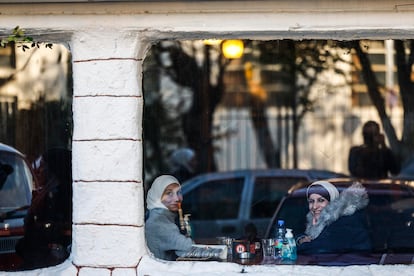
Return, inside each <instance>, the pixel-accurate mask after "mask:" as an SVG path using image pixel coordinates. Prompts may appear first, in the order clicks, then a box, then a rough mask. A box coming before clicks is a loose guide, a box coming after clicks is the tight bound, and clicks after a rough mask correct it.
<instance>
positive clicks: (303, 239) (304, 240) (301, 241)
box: [297, 236, 312, 245]
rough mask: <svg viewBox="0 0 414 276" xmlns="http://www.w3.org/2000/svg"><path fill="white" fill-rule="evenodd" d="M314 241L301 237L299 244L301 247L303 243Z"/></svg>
mask: <svg viewBox="0 0 414 276" xmlns="http://www.w3.org/2000/svg"><path fill="white" fill-rule="evenodd" d="M311 240H312V239H311V238H310V237H309V236H302V237H299V238H298V239H297V244H298V245H301V244H302V243H305V242H310V241H311Z"/></svg>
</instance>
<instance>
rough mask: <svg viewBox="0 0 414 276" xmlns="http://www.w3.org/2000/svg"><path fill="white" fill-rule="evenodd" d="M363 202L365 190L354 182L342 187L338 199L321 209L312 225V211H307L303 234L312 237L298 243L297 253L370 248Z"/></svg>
mask: <svg viewBox="0 0 414 276" xmlns="http://www.w3.org/2000/svg"><path fill="white" fill-rule="evenodd" d="M367 204H368V197H367V193H366V191H365V189H364V188H363V187H362V185H361V184H359V183H357V184H354V185H352V186H351V187H349V188H347V189H346V190H344V191H343V192H342V193H341V194H340V196H339V198H338V199H336V200H334V201H332V202H330V203H329V204H328V206H326V207H325V208H324V209H323V210H322V212H321V215H320V218H319V221H318V223H317V224H316V225H312V214H311V213H308V215H307V226H306V231H305V235H307V236H309V237H310V238H311V239H312V241H311V242H304V243H302V244H301V245H298V248H297V250H298V253H299V254H317V253H343V252H361V251H370V250H371V242H370V238H369V234H368V230H367V227H366V219H365V213H364V210H363V209H364V208H365V207H366V206H367Z"/></svg>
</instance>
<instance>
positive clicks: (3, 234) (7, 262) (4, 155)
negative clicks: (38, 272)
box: [0, 143, 36, 270]
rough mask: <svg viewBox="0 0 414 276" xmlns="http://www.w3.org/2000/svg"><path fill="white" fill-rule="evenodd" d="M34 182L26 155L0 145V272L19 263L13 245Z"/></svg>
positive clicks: (25, 212)
mask: <svg viewBox="0 0 414 276" xmlns="http://www.w3.org/2000/svg"><path fill="white" fill-rule="evenodd" d="M35 187H36V180H35V177H34V175H33V173H32V170H31V168H30V166H29V164H28V163H27V161H26V159H25V156H24V155H23V154H22V153H20V152H19V151H17V150H16V149H14V148H13V147H10V146H8V145H5V144H2V143H0V270H13V268H15V267H16V266H17V265H18V264H19V258H18V257H17V255H16V254H15V245H16V243H17V241H18V240H19V239H20V238H22V237H23V234H24V233H23V232H24V230H23V226H24V217H25V216H26V214H27V210H28V208H29V206H30V203H31V198H32V191H33V189H34V188H35Z"/></svg>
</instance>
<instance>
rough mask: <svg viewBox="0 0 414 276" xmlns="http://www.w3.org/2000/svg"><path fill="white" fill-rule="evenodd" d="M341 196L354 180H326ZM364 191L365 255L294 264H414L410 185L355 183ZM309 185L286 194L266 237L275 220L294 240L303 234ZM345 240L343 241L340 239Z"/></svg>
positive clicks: (319, 256)
mask: <svg viewBox="0 0 414 276" xmlns="http://www.w3.org/2000/svg"><path fill="white" fill-rule="evenodd" d="M328 181H329V182H331V183H332V184H334V185H335V186H336V187H337V188H338V190H339V191H340V192H341V191H342V190H344V189H345V188H347V187H349V186H350V185H352V184H353V183H354V182H355V181H356V179H352V178H337V179H330V180H328ZM358 181H359V182H360V183H361V184H362V185H363V186H364V187H365V188H366V190H367V192H368V197H369V204H368V206H367V207H366V208H365V212H366V219H367V221H366V224H367V227H368V232H369V234H370V239H371V243H372V251H371V252H368V253H357V252H345V253H344V252H341V253H339V252H338V254H335V252H333V253H331V254H312V255H304V256H300V255H299V256H298V261H297V264H315V265H360V264H398V263H400V264H412V263H414V187H413V183H412V181H409V180H398V179H383V180H358ZM308 184H309V183H301V184H298V185H296V186H294V187H292V189H291V190H290V191H289V192H288V194H287V195H286V196H285V197H284V198H283V199H282V201H281V202H280V204H279V206H278V207H277V209H276V210H275V212H274V215H273V217H272V219H271V221H270V223H269V225H268V227H267V230H266V234H265V236H266V237H272V236H273V233H274V226H275V223H276V222H277V220H279V219H283V220H285V224H286V227H287V228H291V229H293V232H294V234H295V235H296V236H298V235H300V234H302V233H304V231H305V223H306V218H305V217H306V214H307V213H308V211H309V209H308V203H307V199H306V189H307V186H308ZM344 238H346V237H344Z"/></svg>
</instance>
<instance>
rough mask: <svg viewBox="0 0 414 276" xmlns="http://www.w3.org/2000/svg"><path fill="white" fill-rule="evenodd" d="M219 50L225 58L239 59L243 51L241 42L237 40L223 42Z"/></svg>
mask: <svg viewBox="0 0 414 276" xmlns="http://www.w3.org/2000/svg"><path fill="white" fill-rule="evenodd" d="M221 49H222V51H223V55H224V57H225V58H229V59H234V58H241V57H242V56H243V51H244V45H243V41H242V40H238V39H231V40H224V41H223V43H222V44H221Z"/></svg>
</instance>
